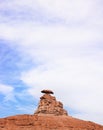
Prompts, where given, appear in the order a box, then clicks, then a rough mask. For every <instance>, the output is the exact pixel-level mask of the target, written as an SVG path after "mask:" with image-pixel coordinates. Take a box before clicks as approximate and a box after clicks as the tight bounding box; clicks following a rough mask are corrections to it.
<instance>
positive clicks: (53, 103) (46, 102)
mask: <svg viewBox="0 0 103 130" xmlns="http://www.w3.org/2000/svg"><path fill="white" fill-rule="evenodd" d="M43 93H45V94H44V95H43V96H42V97H40V102H39V105H38V108H37V110H36V112H35V114H52V115H58V116H59V115H68V114H67V111H66V110H64V109H63V104H62V103H61V102H60V101H57V100H56V98H55V97H54V96H51V95H50V94H53V92H52V91H50V90H43Z"/></svg>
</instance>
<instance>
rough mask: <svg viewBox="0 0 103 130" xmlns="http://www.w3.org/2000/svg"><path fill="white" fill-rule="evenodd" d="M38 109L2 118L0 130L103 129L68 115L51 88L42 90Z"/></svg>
mask: <svg viewBox="0 0 103 130" xmlns="http://www.w3.org/2000/svg"><path fill="white" fill-rule="evenodd" d="M41 92H42V93H44V95H43V96H42V97H40V102H39V105H38V108H37V110H36V111H35V113H34V114H33V115H26V114H25V115H16V116H11V117H7V118H1V119H0V130H103V126H101V125H98V124H96V123H93V122H90V121H83V120H80V119H76V118H73V117H71V116H69V115H68V113H67V111H66V110H64V109H63V104H62V103H61V102H60V101H57V100H56V98H55V97H54V96H51V94H53V92H52V91H50V90H43V91H41Z"/></svg>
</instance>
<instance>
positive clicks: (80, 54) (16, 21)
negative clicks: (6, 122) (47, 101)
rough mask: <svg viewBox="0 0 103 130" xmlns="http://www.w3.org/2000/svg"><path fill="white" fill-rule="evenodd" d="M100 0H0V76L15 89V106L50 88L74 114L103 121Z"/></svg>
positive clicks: (102, 48)
mask: <svg viewBox="0 0 103 130" xmlns="http://www.w3.org/2000/svg"><path fill="white" fill-rule="evenodd" d="M102 5H103V2H102V1H101V0H98V1H97V0H84V1H83V0H78V1H76V0H72V1H70V0H64V1H62V0H48V1H46V0H35V1H34V0H29V1H28V0H25V1H24V0H21V1H20V2H19V1H17V0H14V1H12V0H11V2H9V3H8V1H2V2H1V4H0V39H1V41H0V43H2V45H1V44H0V45H1V47H2V48H1V53H0V56H1V57H0V60H1V63H0V67H1V69H0V73H1V74H0V77H2V75H4V77H2V78H1V81H0V82H1V83H2V85H5V84H9V85H11V86H12V88H13V89H14V90H13V91H11V93H13V95H14V97H15V103H17V104H15V105H14V108H15V112H17V113H19V112H23V111H25V112H26V110H24V109H23V107H24V106H26V104H24V105H21V103H23V101H22V99H23V100H25V101H26V102H29V101H28V100H27V99H28V97H29V98H30V97H31V96H33V97H35V98H37V97H39V96H40V90H41V89H44V88H48V89H53V90H54V92H55V93H56V95H57V98H58V99H60V100H62V101H63V102H64V104H65V106H66V107H67V108H68V111H69V108H71V109H73V111H76V113H75V112H74V114H73V113H72V115H74V116H76V117H80V118H83V119H88V120H93V121H96V122H99V123H103V121H102V119H101V118H99V117H100V115H102V114H103V111H102V110H103V104H102V101H101V100H102V98H103V96H102V92H103V87H102V86H103V81H102V77H103V67H102V66H103V61H102V57H103V45H102V42H103V37H102V34H103V31H102V30H103V17H102V14H103V10H102ZM2 41H6V44H5V46H4V43H3V42H2ZM11 48H12V49H11ZM3 71H4V72H5V73H3ZM10 72H11V73H10ZM10 76H12V77H13V78H9V77H10ZM15 77H16V78H15ZM3 78H4V79H5V82H4V80H3ZM8 79H9V82H8ZM5 89H6V90H8V89H9V88H8V87H6V88H5ZM5 89H4V92H6V90H5ZM1 91H2V92H3V90H2V89H1ZM20 92H21V95H19V93H20ZM24 92H25V93H26V96H25V94H24ZM20 97H22V98H20ZM31 100H32V101H33V99H32V98H31ZM18 102H19V103H18ZM35 102H37V100H35ZM8 103H9V102H8ZM31 104H32V102H30V106H31ZM3 106H5V105H3ZM17 109H18V110H17ZM27 109H28V108H27ZM16 110H17V111H16ZM19 110H20V111H19ZM7 115H8V114H7ZM94 115H95V116H94Z"/></svg>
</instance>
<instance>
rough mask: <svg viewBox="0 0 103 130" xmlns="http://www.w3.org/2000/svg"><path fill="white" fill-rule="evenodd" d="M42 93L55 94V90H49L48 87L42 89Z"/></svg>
mask: <svg viewBox="0 0 103 130" xmlns="http://www.w3.org/2000/svg"><path fill="white" fill-rule="evenodd" d="M41 93H45V94H54V92H53V91H52V90H47V89H44V90H42V91H41Z"/></svg>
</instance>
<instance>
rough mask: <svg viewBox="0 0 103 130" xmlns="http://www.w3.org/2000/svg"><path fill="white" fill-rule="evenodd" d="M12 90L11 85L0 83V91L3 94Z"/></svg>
mask: <svg viewBox="0 0 103 130" xmlns="http://www.w3.org/2000/svg"><path fill="white" fill-rule="evenodd" d="M12 91H13V87H11V86H9V85H3V84H0V92H1V93H2V94H4V95H6V94H8V93H11V92H12Z"/></svg>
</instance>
